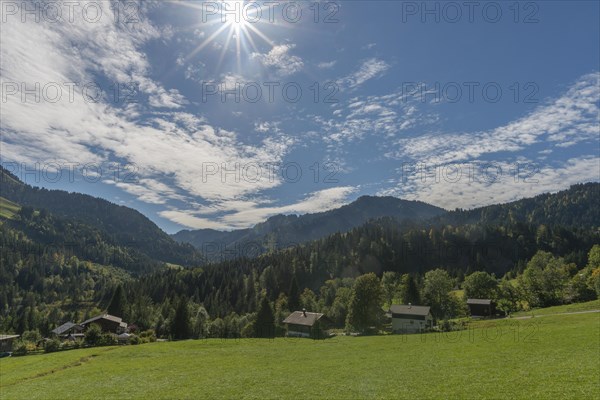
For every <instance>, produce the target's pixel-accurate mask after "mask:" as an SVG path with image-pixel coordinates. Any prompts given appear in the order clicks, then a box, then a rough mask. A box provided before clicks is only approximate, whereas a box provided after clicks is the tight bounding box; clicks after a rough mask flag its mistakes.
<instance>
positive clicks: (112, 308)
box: [107, 285, 127, 318]
mask: <svg viewBox="0 0 600 400" xmlns="http://www.w3.org/2000/svg"><path fill="white" fill-rule="evenodd" d="M126 303H127V300H126V299H125V291H124V290H123V285H119V286H117V288H116V289H115V292H114V293H113V296H112V299H111V300H110V304H109V305H108V309H107V312H108V313H109V314H111V315H114V316H116V317H121V318H123V317H124V316H125V305H126Z"/></svg>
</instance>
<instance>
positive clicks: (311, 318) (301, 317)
mask: <svg viewBox="0 0 600 400" xmlns="http://www.w3.org/2000/svg"><path fill="white" fill-rule="evenodd" d="M322 316H323V314H321V313H314V312H308V311H294V312H293V313H291V314H290V315H289V316H288V317H287V318H286V319H284V320H283V323H284V324H293V325H304V326H313V325H314V324H315V322H317V321H318V320H319V319H321V317H322Z"/></svg>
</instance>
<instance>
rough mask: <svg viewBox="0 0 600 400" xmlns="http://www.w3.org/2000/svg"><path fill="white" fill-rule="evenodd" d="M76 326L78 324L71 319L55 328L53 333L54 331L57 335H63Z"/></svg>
mask: <svg viewBox="0 0 600 400" xmlns="http://www.w3.org/2000/svg"><path fill="white" fill-rule="evenodd" d="M74 326H78V325H77V324H75V323H73V322H71V321H69V322H65V323H64V324H62V325H61V326H59V327H57V328H55V329H53V330H52V333H54V334H55V335H62V334H63V333H65V332H67V331H69V329H71V328H73V327H74Z"/></svg>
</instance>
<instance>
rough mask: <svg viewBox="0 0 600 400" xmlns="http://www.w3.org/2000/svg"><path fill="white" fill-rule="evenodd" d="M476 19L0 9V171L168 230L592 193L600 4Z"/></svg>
mask: <svg viewBox="0 0 600 400" xmlns="http://www.w3.org/2000/svg"><path fill="white" fill-rule="evenodd" d="M236 3H238V4H236ZM472 4H473V6H472V7H473V8H471V9H469V8H468V6H466V5H465V3H464V2H456V3H454V2H434V1H432V2H426V3H423V2H401V1H397V2H392V1H386V2H378V1H368V2H367V1H344V2H315V3H313V2H295V3H294V2H281V3H280V4H277V5H271V6H269V5H268V4H266V3H251V4H248V3H247V2H226V4H224V3H223V2H191V1H177V2H148V1H145V2H142V3H137V2H125V3H121V5H120V6H119V7H117V8H115V7H114V4H113V7H112V8H111V7H109V5H110V3H109V2H103V1H102V2H99V1H96V2H94V1H91V2H84V1H80V2H77V3H76V5H74V6H67V5H66V3H62V2H52V6H48V5H47V4H45V3H44V2H39V1H38V2H32V3H28V4H26V5H25V6H23V5H22V4H21V2H14V3H12V2H3V5H2V28H1V29H2V32H1V33H2V35H1V39H0V40H1V46H0V52H1V55H2V63H1V66H0V72H1V80H2V99H1V101H2V103H1V106H2V110H1V111H2V115H1V116H2V120H1V126H0V127H1V131H2V140H1V145H2V147H1V161H2V163H3V165H4V166H5V167H6V168H8V169H10V170H12V171H14V173H15V174H16V175H18V176H21V177H22V178H23V179H24V180H26V181H27V182H29V183H31V184H34V185H38V186H44V187H47V188H58V189H65V190H69V191H76V192H83V193H89V194H92V195H94V196H100V197H103V198H106V199H108V200H111V201H113V202H115V203H119V204H124V205H127V206H129V207H133V208H136V209H138V210H140V211H142V212H143V213H144V214H146V215H147V216H148V217H150V218H151V219H152V220H153V221H155V222H156V223H158V224H159V225H160V226H161V227H162V228H163V229H165V230H166V231H168V232H175V231H177V230H179V229H181V228H215V229H235V228H242V227H248V226H252V225H254V224H256V223H257V222H260V221H262V220H264V219H266V218H268V217H269V216H271V215H275V214H279V213H297V214H303V213H307V212H318V211H324V210H327V209H331V208H335V207H339V206H340V205H342V204H346V203H348V202H350V201H352V200H354V199H355V198H357V197H359V196H361V195H366V194H369V195H393V196H398V197H402V198H407V199H418V200H422V201H426V202H429V203H431V204H435V205H438V206H441V207H444V208H447V209H454V208H456V207H462V208H472V207H476V206H481V205H486V204H492V203H499V202H506V201H511V200H515V199H518V198H522V197H525V196H532V195H535V194H538V193H542V192H547V191H557V190H560V189H564V188H566V187H568V186H569V185H571V184H574V183H578V182H587V181H597V180H599V179H600V176H599V175H600V162H599V150H600V148H599V145H600V138H599V135H600V132H599V120H598V117H599V99H600V96H599V94H600V89H599V83H600V65H599V62H600V61H599V60H600V53H599V51H600V50H599V49H600V43H599V42H600V27H599V22H598V21H599V20H600V19H599V17H600V9H599V3H598V2H594V1H579V2H578V1H569V2H566V1H564V2H563V1H537V2H519V3H514V2H476V3H472ZM23 7H29V8H27V9H28V10H34V11H32V12H33V14H31V13H29V14H27V13H26V12H24V10H23ZM69 7H72V8H71V9H69ZM236 7H237V8H236ZM236 9H237V10H240V12H239V13H238V16H237V21H236V13H235V10H236ZM317 9H318V10H319V11H318V14H317V13H316V10H317ZM226 10H233V12H232V13H225V12H224V11H226ZM300 10H301V11H300ZM69 11H71V13H69ZM259 12H260V14H259ZM299 12H301V15H300V14H299ZM36 13H37V15H36ZM58 14H60V15H61V16H62V19H59V18H58V17H57V16H58ZM35 17H38V20H37V21H36V19H35ZM36 84H38V85H39V86H36ZM117 88H118V91H116V89H117ZM24 89H27V90H28V91H26V92H25V93H24V92H23V90H24ZM259 90H260V93H261V96H260V97H259V96H258V93H259ZM299 90H300V91H301V94H300V92H299ZM57 93H60V94H61V96H60V98H58V97H57V95H56V94H57ZM116 93H118V95H117V96H115V94H116ZM36 94H37V95H38V98H36ZM270 95H271V96H272V98H269V96H270ZM236 96H237V97H239V98H238V99H236ZM71 171H73V173H71ZM116 171H119V173H116Z"/></svg>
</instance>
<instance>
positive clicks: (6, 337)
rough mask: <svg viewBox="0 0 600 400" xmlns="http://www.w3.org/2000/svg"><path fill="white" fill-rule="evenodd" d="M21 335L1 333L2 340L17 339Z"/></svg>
mask: <svg viewBox="0 0 600 400" xmlns="http://www.w3.org/2000/svg"><path fill="white" fill-rule="evenodd" d="M19 336H21V335H0V340H11V339H16V338H18V337H19Z"/></svg>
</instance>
